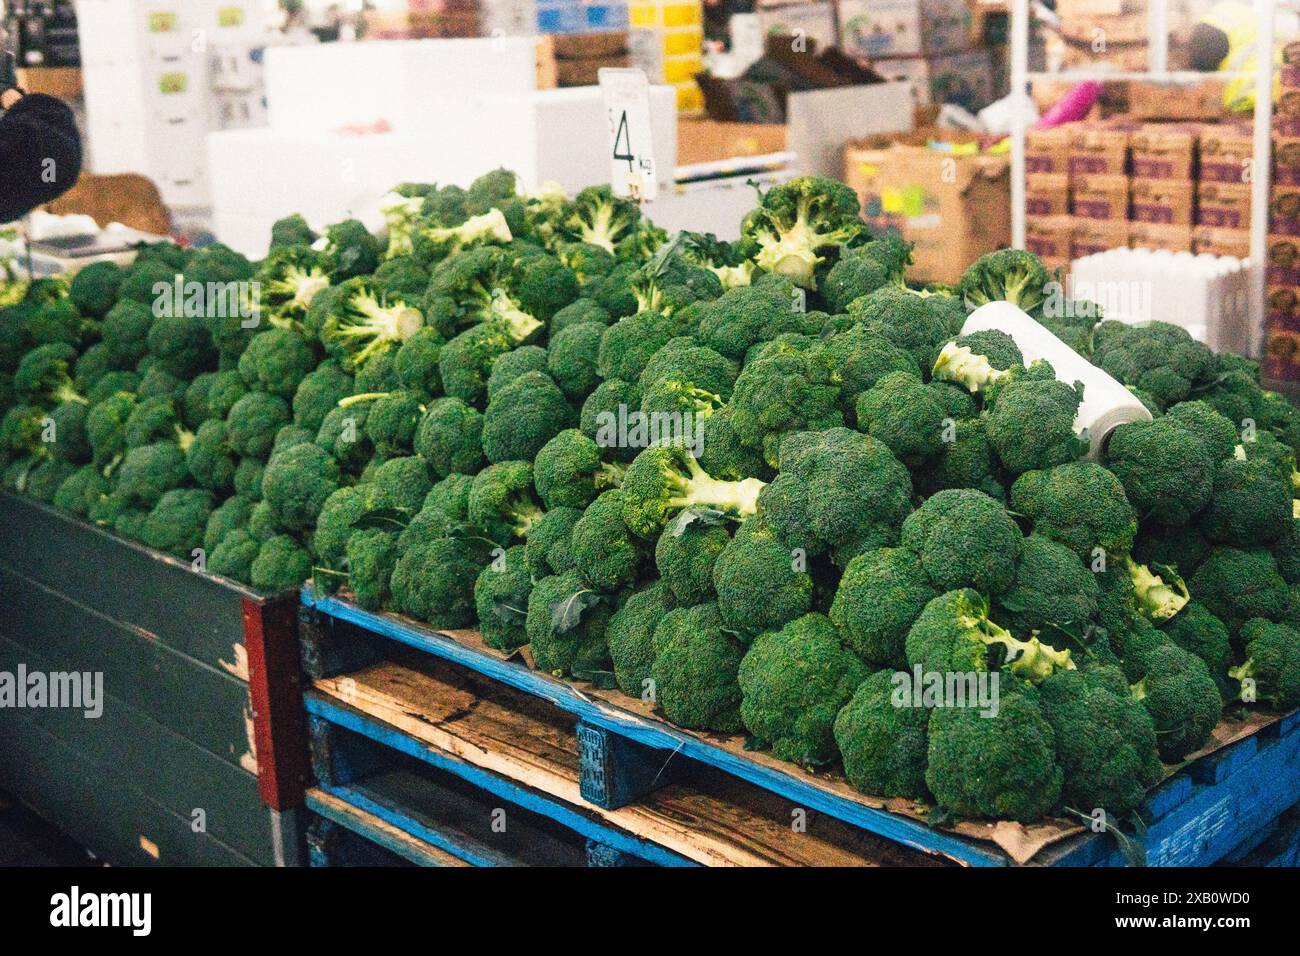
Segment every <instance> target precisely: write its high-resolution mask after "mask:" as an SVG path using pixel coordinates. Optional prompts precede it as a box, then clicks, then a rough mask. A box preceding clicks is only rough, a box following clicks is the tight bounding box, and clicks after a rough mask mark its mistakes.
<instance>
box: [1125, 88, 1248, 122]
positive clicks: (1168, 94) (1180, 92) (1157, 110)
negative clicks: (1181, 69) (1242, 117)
mask: <svg viewBox="0 0 1300 956" xmlns="http://www.w3.org/2000/svg"><path fill="white" fill-rule="evenodd" d="M1224 86H1225V83H1224V82H1223V80H1216V79H1212V78H1211V79H1204V80H1198V81H1197V82H1195V83H1152V82H1149V81H1147V80H1135V81H1133V82H1131V83H1129V84H1128V91H1127V100H1128V115H1129V116H1131V117H1133V118H1134V119H1138V120H1188V121H1197V120H1217V119H1219V118H1221V117H1223V116H1226V115H1228V110H1227V108H1226V107H1225V106H1224V105H1223V89H1224Z"/></svg>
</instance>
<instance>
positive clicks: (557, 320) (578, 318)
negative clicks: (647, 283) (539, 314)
mask: <svg viewBox="0 0 1300 956" xmlns="http://www.w3.org/2000/svg"><path fill="white" fill-rule="evenodd" d="M628 295H629V296H631V293H630V292H629V293H628ZM635 302H636V300H635V299H632V303H633V309H634V310H635ZM613 321H614V317H613V316H612V315H610V314H609V310H608V309H606V308H605V307H604V306H603V305H601V304H600V303H599V302H596V301H595V300H594V299H590V298H585V297H584V298H581V299H575V300H574V301H572V302H570V303H569V304H568V305H566V306H565V307H564V308H562V309H561V310H560V311H559V312H556V313H555V316H554V317H553V318H552V319H551V326H550V332H551V340H552V341H554V339H555V337H556V336H557V335H559V334H560V333H561V332H563V331H564V330H565V329H567V328H568V327H569V326H571V325H585V324H587V323H588V322H590V323H592V324H595V325H602V326H604V325H609V324H610V323H611V322H613Z"/></svg>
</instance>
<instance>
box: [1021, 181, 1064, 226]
mask: <svg viewBox="0 0 1300 956" xmlns="http://www.w3.org/2000/svg"><path fill="white" fill-rule="evenodd" d="M1069 211H1070V177H1069V176H1067V175H1066V174H1065V173H1028V174H1027V175H1026V176H1025V214H1026V215H1028V216H1063V215H1065V214H1066V213H1068V212H1069Z"/></svg>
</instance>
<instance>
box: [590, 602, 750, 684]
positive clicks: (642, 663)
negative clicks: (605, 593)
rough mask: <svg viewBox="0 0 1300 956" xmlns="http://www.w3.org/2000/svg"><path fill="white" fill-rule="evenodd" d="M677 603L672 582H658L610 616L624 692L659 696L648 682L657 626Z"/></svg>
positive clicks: (612, 644) (617, 670) (612, 642)
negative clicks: (652, 693)
mask: <svg viewBox="0 0 1300 956" xmlns="http://www.w3.org/2000/svg"><path fill="white" fill-rule="evenodd" d="M677 605H678V602H677V601H676V600H675V599H674V597H673V593H672V591H670V590H669V588H668V585H667V584H666V583H665V582H664V581H654V582H652V583H650V584H647V585H645V586H644V587H641V588H638V589H637V590H636V591H634V592H633V593H632V594H631V595H629V596H628V599H627V600H626V601H624V602H623V606H622V607H620V608H619V609H618V610H617V611H615V612H614V614H613V616H612V617H610V619H609V627H608V628H606V631H605V636H606V639H607V640H608V642H609V656H610V659H611V660H613V662H614V679H615V680H616V681H617V682H618V686H619V689H620V690H622V691H623V693H625V694H631V695H632V696H633V697H640V698H642V699H648V698H650V697H651V696H654V697H657V696H658V695H657V693H656V694H654V695H651V694H650V693H649V691H650V688H651V686H652V685H651V684H649V683H648V682H649V680H650V670H651V668H652V667H653V666H654V662H655V645H654V640H653V639H654V635H655V628H657V627H658V626H659V622H660V621H662V620H663V618H664V615H665V614H667V613H668V612H669V611H671V610H673V609H674V608H675V607H677ZM733 676H734V675H733ZM656 690H657V689H656Z"/></svg>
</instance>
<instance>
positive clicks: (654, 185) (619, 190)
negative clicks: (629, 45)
mask: <svg viewBox="0 0 1300 956" xmlns="http://www.w3.org/2000/svg"><path fill="white" fill-rule="evenodd" d="M598 76H599V78H600V89H601V92H602V93H603V94H604V98H605V113H606V115H607V116H608V117H609V144H610V148H609V153H610V173H609V183H610V188H611V189H613V191H614V195H615V196H621V197H623V198H625V199H631V200H633V201H635V202H650V201H651V200H653V199H654V198H655V196H656V195H657V193H658V189H659V182H658V178H657V177H656V176H655V160H654V143H653V140H652V137H651V126H650V81H649V80H647V79H646V75H645V73H644V71H642V70H622V69H609V68H605V69H602V70H600V72H599V74H598Z"/></svg>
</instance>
